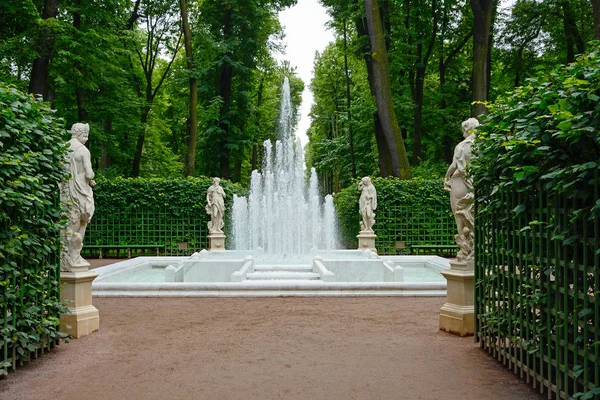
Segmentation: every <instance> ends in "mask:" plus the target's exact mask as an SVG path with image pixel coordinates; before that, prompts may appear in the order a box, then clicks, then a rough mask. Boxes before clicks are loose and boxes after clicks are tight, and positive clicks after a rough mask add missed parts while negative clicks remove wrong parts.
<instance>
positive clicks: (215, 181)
mask: <svg viewBox="0 0 600 400" xmlns="http://www.w3.org/2000/svg"><path fill="white" fill-rule="evenodd" d="M219 182H221V178H213V185H217V186H218V185H219Z"/></svg>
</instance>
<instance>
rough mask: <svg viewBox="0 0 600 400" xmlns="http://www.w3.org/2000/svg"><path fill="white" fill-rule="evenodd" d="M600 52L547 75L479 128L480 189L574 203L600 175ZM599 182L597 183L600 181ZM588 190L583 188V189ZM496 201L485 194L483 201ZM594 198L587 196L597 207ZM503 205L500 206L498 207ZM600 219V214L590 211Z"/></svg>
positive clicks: (502, 102) (503, 103) (497, 107)
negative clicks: (542, 194)
mask: <svg viewBox="0 0 600 400" xmlns="http://www.w3.org/2000/svg"><path fill="white" fill-rule="evenodd" d="M598 100H600V50H599V48H598V45H597V44H596V45H595V47H594V49H593V50H592V51H591V52H590V53H589V54H586V55H583V56H581V57H579V58H578V61H577V63H574V64H570V65H568V66H560V67H558V68H556V69H554V70H553V71H552V72H551V73H550V74H540V75H538V76H537V77H536V78H534V79H531V80H529V82H528V84H527V85H526V86H523V87H520V88H517V89H516V90H515V91H514V92H512V93H509V94H508V95H506V96H504V97H501V98H500V99H499V100H498V101H497V102H496V103H495V104H493V105H491V106H490V113H489V115H488V117H487V119H486V121H485V124H484V125H482V126H481V127H480V128H479V136H478V138H477V141H476V148H475V152H476V154H477V159H476V160H475V161H474V162H473V166H472V175H473V179H474V180H475V184H476V186H480V187H487V188H494V191H498V190H500V191H502V192H508V191H514V192H520V193H528V192H530V191H532V190H536V189H537V188H538V184H541V185H542V188H543V189H545V190H548V191H549V193H550V194H553V195H557V194H560V195H567V196H569V195H573V194H575V193H577V192H578V191H581V189H582V187H585V186H587V185H588V184H589V181H590V180H594V179H598V176H597V174H598V171H599V170H600V164H599V162H598V160H599V159H600V136H599V135H598V129H599V128H600V106H599V104H600V103H599V102H598ZM595 174H596V175H595ZM582 185H583V186H582ZM490 194H491V193H487V192H486V193H482V197H480V199H481V201H482V202H483V203H485V202H486V201H488V200H489V198H488V196H489V195H490ZM591 194H592V193H585V192H583V193H581V196H582V197H583V199H584V200H589V199H590V198H591ZM494 205H499V204H497V203H492V204H491V206H494ZM584 208H586V209H591V211H592V215H594V216H596V217H598V216H600V206H597V205H595V204H590V203H589V202H588V203H587V204H586V205H585V206H584Z"/></svg>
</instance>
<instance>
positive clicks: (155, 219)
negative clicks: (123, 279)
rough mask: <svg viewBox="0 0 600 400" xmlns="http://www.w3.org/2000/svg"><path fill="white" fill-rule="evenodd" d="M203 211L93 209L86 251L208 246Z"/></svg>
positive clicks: (178, 250)
mask: <svg viewBox="0 0 600 400" xmlns="http://www.w3.org/2000/svg"><path fill="white" fill-rule="evenodd" d="M207 222H208V216H207V215H206V213H201V214H200V215H197V214H195V213H194V212H192V210H180V214H179V215H177V216H174V215H172V214H171V213H170V212H168V211H167V209H166V208H165V209H160V208H157V209H147V208H141V207H138V208H136V209H127V210H121V211H118V212H113V213H102V210H96V213H95V214H94V217H93V219H92V221H91V222H90V224H89V225H88V227H87V231H86V234H85V239H84V251H85V252H86V253H88V254H89V253H96V254H98V253H100V251H102V255H132V254H133V255H139V254H146V253H150V254H153V255H157V253H158V255H189V254H191V253H193V252H195V251H198V250H200V249H206V248H207V247H208V236H207V235H208V232H207V225H206V223H207Z"/></svg>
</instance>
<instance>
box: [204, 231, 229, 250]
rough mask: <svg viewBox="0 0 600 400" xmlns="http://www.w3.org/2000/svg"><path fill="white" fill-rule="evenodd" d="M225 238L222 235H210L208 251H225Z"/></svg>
mask: <svg viewBox="0 0 600 400" xmlns="http://www.w3.org/2000/svg"><path fill="white" fill-rule="evenodd" d="M225 238H226V236H225V235H224V234H222V233H211V234H210V235H208V249H209V250H225Z"/></svg>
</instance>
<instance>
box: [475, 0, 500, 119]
mask: <svg viewBox="0 0 600 400" xmlns="http://www.w3.org/2000/svg"><path fill="white" fill-rule="evenodd" d="M470 3H471V10H472V11H473V86H472V90H473V102H474V104H473V106H472V108H471V116H473V117H478V116H479V115H481V114H485V113H486V111H487V108H486V107H485V104H483V103H485V102H486V101H487V100H488V94H489V89H490V59H491V57H490V43H491V35H492V24H493V16H494V12H495V8H496V2H495V0H470Z"/></svg>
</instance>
